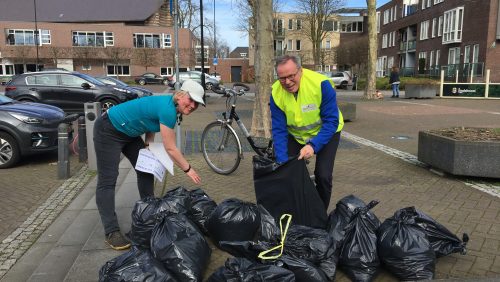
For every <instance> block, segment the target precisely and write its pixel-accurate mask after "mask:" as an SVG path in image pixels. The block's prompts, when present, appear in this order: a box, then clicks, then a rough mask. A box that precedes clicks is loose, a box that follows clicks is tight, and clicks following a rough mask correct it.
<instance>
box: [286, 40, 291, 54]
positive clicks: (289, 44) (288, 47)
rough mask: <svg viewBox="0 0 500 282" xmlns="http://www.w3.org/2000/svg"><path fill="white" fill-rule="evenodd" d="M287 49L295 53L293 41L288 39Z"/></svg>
mask: <svg viewBox="0 0 500 282" xmlns="http://www.w3.org/2000/svg"><path fill="white" fill-rule="evenodd" d="M286 47H287V50H288V51H293V40H291V39H288V45H287V46H286Z"/></svg>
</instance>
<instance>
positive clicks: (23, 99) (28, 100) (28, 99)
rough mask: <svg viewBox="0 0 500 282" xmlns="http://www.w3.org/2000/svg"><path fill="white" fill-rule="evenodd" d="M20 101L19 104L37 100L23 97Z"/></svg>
mask: <svg viewBox="0 0 500 282" xmlns="http://www.w3.org/2000/svg"><path fill="white" fill-rule="evenodd" d="M18 101H19V102H35V99H32V98H26V97H23V98H20V99H19V100H18Z"/></svg>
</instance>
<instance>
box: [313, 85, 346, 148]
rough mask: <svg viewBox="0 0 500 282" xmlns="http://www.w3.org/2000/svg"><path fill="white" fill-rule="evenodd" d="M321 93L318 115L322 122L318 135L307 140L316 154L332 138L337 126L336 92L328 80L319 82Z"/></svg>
mask: <svg viewBox="0 0 500 282" xmlns="http://www.w3.org/2000/svg"><path fill="white" fill-rule="evenodd" d="M321 95H322V98H321V106H320V116H321V121H322V122H323V124H322V125H321V129H320V130H319V132H318V135H316V136H315V137H313V138H311V140H310V141H309V142H310V143H311V145H312V147H313V149H314V153H316V154H317V153H318V152H319V151H320V150H321V149H322V148H323V146H325V145H326V144H327V143H328V142H329V141H330V139H332V137H333V135H334V134H335V133H336V132H337V128H338V126H339V108H338V107H337V93H336V92H335V89H333V87H332V85H331V84H330V82H329V81H328V80H325V81H323V82H322V83H321Z"/></svg>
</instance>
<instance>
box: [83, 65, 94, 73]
mask: <svg viewBox="0 0 500 282" xmlns="http://www.w3.org/2000/svg"><path fill="white" fill-rule="evenodd" d="M91 69H92V66H91V65H90V64H84V65H82V70H84V71H89V70H91Z"/></svg>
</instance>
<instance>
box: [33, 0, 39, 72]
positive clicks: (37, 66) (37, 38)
mask: <svg viewBox="0 0 500 282" xmlns="http://www.w3.org/2000/svg"><path fill="white" fill-rule="evenodd" d="M33 8H34V14H35V46H36V70H37V71H39V65H40V59H39V56H38V45H39V42H40V32H39V31H38V21H37V19H36V0H33Z"/></svg>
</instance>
